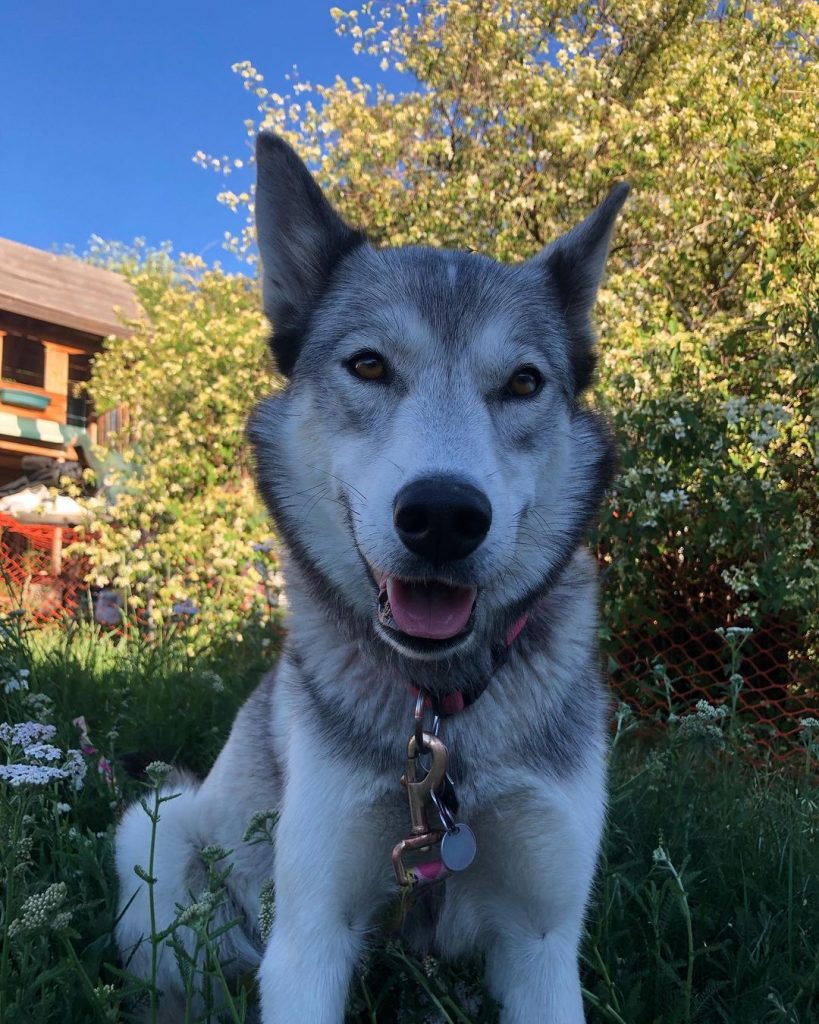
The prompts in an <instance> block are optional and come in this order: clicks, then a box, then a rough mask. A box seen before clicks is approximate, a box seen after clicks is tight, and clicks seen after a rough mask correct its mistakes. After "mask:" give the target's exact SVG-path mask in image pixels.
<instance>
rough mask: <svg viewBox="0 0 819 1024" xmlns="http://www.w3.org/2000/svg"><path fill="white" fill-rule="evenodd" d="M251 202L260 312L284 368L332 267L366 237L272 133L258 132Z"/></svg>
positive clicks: (287, 367)
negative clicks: (259, 269)
mask: <svg viewBox="0 0 819 1024" xmlns="http://www.w3.org/2000/svg"><path fill="white" fill-rule="evenodd" d="M255 207H256V240H257V243H258V246H259V255H260V256H261V260H262V298H263V302H264V311H265V313H266V314H267V316H268V319H269V320H270V322H271V323H272V324H273V340H272V343H271V344H272V347H273V354H274V355H275V357H276V362H277V363H278V366H279V369H280V370H281V372H282V373H283V374H285V375H289V374H290V373H291V371H292V369H293V366H294V364H295V362H296V359H297V357H298V354H299V349H300V347H301V340H302V336H303V334H304V330H305V328H306V325H307V321H308V318H309V316H310V312H311V309H312V307H313V306H314V304H315V303H316V302H317V301H318V299H319V298H320V297H321V295H322V293H323V291H324V289H325V288H326V287H327V284H328V282H329V280H330V277H331V275H332V272H333V269H334V268H335V267H336V265H337V264H338V262H339V260H341V258H342V257H343V256H344V255H346V253H348V252H350V250H351V249H354V248H356V246H359V245H361V244H363V243H364V242H365V241H366V237H365V235H363V234H362V233H361V232H360V231H354V230H353V229H352V228H350V227H348V225H347V224H345V223H344V221H343V220H342V219H341V217H339V215H338V214H337V213H336V212H335V210H334V209H333V208H332V206H331V205H330V204H329V202H328V201H327V199H325V197H324V194H323V193H322V191H321V189H320V188H319V187H318V185H317V184H316V182H315V180H314V179H313V176H312V175H311V174H310V172H309V171H308V169H307V168H306V167H305V165H304V163H303V162H302V161H301V159H300V158H299V156H298V155H297V154H296V152H295V150H293V149H292V148H291V147H290V146H288V144H287V143H286V142H285V141H284V140H283V139H280V138H279V137H278V136H277V135H274V134H273V133H272V132H260V133H259V135H258V136H257V138H256V199H255Z"/></svg>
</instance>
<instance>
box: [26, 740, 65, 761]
mask: <svg viewBox="0 0 819 1024" xmlns="http://www.w3.org/2000/svg"><path fill="white" fill-rule="evenodd" d="M24 753H25V755H26V757H30V758H32V760H34V761H59V760H60V758H61V757H62V756H63V752H62V750H60V748H59V747H55V746H52V745H51V744H50V743H32V744H31V746H28V747H26V748H25V750H24Z"/></svg>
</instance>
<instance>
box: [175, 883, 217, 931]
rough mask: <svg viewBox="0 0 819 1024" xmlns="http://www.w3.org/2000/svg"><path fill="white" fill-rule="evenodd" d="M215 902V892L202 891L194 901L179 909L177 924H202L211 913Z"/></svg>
mask: <svg viewBox="0 0 819 1024" xmlns="http://www.w3.org/2000/svg"><path fill="white" fill-rule="evenodd" d="M215 904H216V893H214V892H203V893H202V895H201V896H200V897H199V899H198V900H197V901H196V902H195V903H191V904H190V906H188V907H185V908H184V909H182V910H180V912H179V914H178V915H177V918H176V923H177V924H187V925H191V926H194V927H195V926H196V925H197V924H204V923H205V922H206V921H207V920H208V918H209V917H210V915H211V914H212V913H213V908H214V906H215Z"/></svg>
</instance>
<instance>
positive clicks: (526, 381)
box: [506, 366, 543, 398]
mask: <svg viewBox="0 0 819 1024" xmlns="http://www.w3.org/2000/svg"><path fill="white" fill-rule="evenodd" d="M542 384H543V377H541V375H540V372H539V371H538V370H536V369H535V367H534V366H521V367H520V368H519V369H517V370H515V372H514V373H513V374H512V376H511V377H510V378H509V380H508V381H507V382H506V392H507V394H509V395H512V396H513V397H514V398H531V397H532V395H536V394H537V393H538V391H540V388H541V385H542Z"/></svg>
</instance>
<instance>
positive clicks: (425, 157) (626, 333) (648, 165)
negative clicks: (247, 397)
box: [198, 0, 819, 629]
mask: <svg viewBox="0 0 819 1024" xmlns="http://www.w3.org/2000/svg"><path fill="white" fill-rule="evenodd" d="M331 13H332V16H333V18H334V19H335V21H336V25H337V29H336V30H337V32H338V33H339V34H341V35H343V36H346V37H348V38H350V39H351V41H352V43H353V47H354V49H355V50H356V51H357V52H361V53H363V54H367V55H370V56H372V57H376V58H377V59H379V60H380V62H381V67H382V68H383V69H384V70H386V69H391V70H392V71H397V72H399V73H402V74H403V75H404V76H405V80H406V90H405V91H402V92H400V93H393V92H390V91H388V90H387V89H385V88H383V87H371V86H370V85H367V84H365V83H364V82H363V81H361V80H360V79H357V78H353V79H352V80H351V81H349V82H345V81H343V80H341V79H336V81H335V82H334V83H333V84H332V85H329V86H312V85H310V84H309V83H306V82H301V81H299V80H298V79H296V80H295V81H293V83H292V89H291V92H290V94H289V95H280V94H277V93H275V92H270V91H268V89H267V88H266V86H265V85H264V80H263V76H262V75H261V74H260V73H259V72H258V71H257V70H256V68H254V67H253V66H252V65H251V64H250V63H249V62H244V63H241V64H238V65H236V66H235V70H236V72H237V73H238V74H239V75H240V76H241V78H242V80H243V82H244V86H245V88H247V89H248V90H249V91H250V92H251V93H252V94H253V95H254V96H255V97H256V99H257V103H258V116H257V117H256V118H253V119H249V120H248V121H246V122H245V126H246V129H247V134H248V136H249V137H252V136H253V135H254V134H255V132H256V131H257V130H258V128H259V127H266V128H268V127H269V128H273V129H275V130H276V131H277V132H279V133H280V134H282V135H283V136H284V137H286V138H287V139H288V140H289V141H290V142H291V143H292V144H293V145H294V146H295V147H296V148H297V149H298V150H299V152H301V153H302V154H303V155H304V156H305V157H306V158H307V159H308V160H309V161H310V162H311V163H312V166H313V168H314V169H315V172H316V174H317V176H318V178H319V180H320V181H321V183H322V184H323V185H324V187H325V188H327V189H328V190H329V192H330V193H331V195H332V196H333V199H334V200H335V202H336V203H337V204H338V206H339V207H340V209H341V210H342V212H343V213H344V214H345V216H346V217H347V218H348V219H349V220H350V221H351V222H352V223H354V224H358V225H361V226H363V227H364V228H366V229H367V230H368V231H369V233H370V235H371V237H372V238H373V239H374V241H375V242H376V243H385V244H386V243H389V244H405V243H425V244H432V245H442V246H451V247H455V248H466V247H469V248H474V249H478V250H480V251H483V252H486V253H487V254H489V255H492V256H495V257H497V258H500V259H511V260H515V259H521V258H524V257H527V256H530V255H532V253H534V252H535V251H537V250H538V248H539V247H541V246H542V245H543V244H544V243H545V242H546V241H548V240H549V239H550V238H552V237H554V236H555V235H556V234H558V233H559V232H561V231H562V230H564V229H565V228H566V227H567V226H569V225H571V224H573V223H575V222H576V221H577V219H578V217H579V215H580V214H581V213H585V212H586V211H587V210H589V209H590V208H591V207H592V206H593V205H594V203H596V202H597V201H599V200H600V199H601V198H602V196H603V195H604V194H605V192H606V190H607V189H608V188H609V186H610V185H611V183H612V182H613V181H614V180H616V179H620V178H626V179H628V180H629V181H630V182H631V184H632V185H633V188H634V196H633V199H632V200H631V201H630V205H629V207H628V208H627V210H626V213H625V215H624V217H623V219H622V223H621V226H620V227H619V228H618V235H617V239H616V243H615V246H614V250H613V253H612V257H611V262H610V271H609V276H608V281H607V284H606V286H605V288H604V290H603V293H602V295H601V299H600V304H599V307H598V320H599V325H600V328H601V347H602V360H601V378H602V381H601V383H602V392H603V397H604V400H605V403H606V406H607V407H608V408H609V409H610V410H611V412H612V415H613V416H614V420H615V424H616V426H617V428H618V431H619V434H620V437H621V441H622V448H623V469H624V472H623V473H622V475H621V477H620V480H619V483H618V485H617V487H616V489H615V491H614V493H613V495H612V499H611V509H610V513H611V514H610V516H609V517H608V518H607V519H606V522H605V524H604V528H603V533H602V537H601V548H602V554H603V557H604V558H605V559H606V560H607V561H609V562H610V564H611V568H610V572H609V574H608V582H609V592H610V594H611V595H612V596H613V601H614V603H615V604H616V606H617V610H618V612H619V613H620V614H621V615H622V616H624V617H625V619H624V621H627V620H628V619H629V618H630V619H632V620H633V619H634V617H635V616H640V615H646V614H654V615H656V612H657V608H658V602H659V605H660V606H661V604H662V600H663V598H662V597H661V595H660V594H658V587H659V588H660V590H662V586H663V585H660V584H658V579H660V575H658V573H659V570H660V569H662V570H663V571H664V572H665V574H666V575H669V574H670V576H674V577H679V575H680V574H681V573H684V574H686V575H687V577H688V578H689V580H691V581H693V590H692V594H694V595H696V594H698V593H699V594H703V593H704V589H703V588H705V590H707V592H708V595H710V597H709V600H710V599H711V598H713V600H712V601H711V603H710V604H709V606H708V607H709V609H710V613H712V614H713V615H714V616H715V617H716V618H717V619H718V620H721V621H726V620H732V619H733V618H735V617H737V616H750V617H751V618H752V619H754V620H755V621H757V622H759V621H760V620H761V619H762V618H764V617H765V616H768V617H770V616H774V617H777V616H779V617H781V616H782V615H783V614H785V615H786V618H787V617H788V616H790V617H791V618H793V616H795V617H796V620H798V623H799V628H800V629H803V628H806V627H807V626H808V624H809V623H811V624H812V625H813V626H814V627H815V626H816V625H817V622H816V615H815V609H816V608H817V606H819V593H817V588H819V583H817V580H819V560H817V552H816V541H815V538H816V536H817V533H818V532H819V531H818V530H817V525H818V524H817V509H819V494H818V493H817V484H816V473H815V469H816V465H817V436H816V414H817V359H816V350H817V310H819V301H817V250H818V249H819V216H818V215H817V203H816V200H817V193H818V192H819V160H818V159H817V156H818V151H817V135H816V130H815V128H816V114H817V110H816V99H815V98H816V96H817V95H819V74H818V73H817V62H816V55H817V50H816V40H817V37H818V36H817V33H818V32H819V4H817V3H815V2H806V0H746V2H742V3H737V2H733V0H728V2H726V0H720V2H706V0H672V2H669V3H658V2H649V0H613V2H607V0H596V2H579V3H578V2H575V3H567V2H562V3H558V2H553V0H552V2H549V0H547V2H545V3H541V2H538V3H534V2H529V0H524V2H518V0H515V2H512V0H492V2H488V0H449V2H443V0H429V2H423V3H421V2H406V3H383V4H377V3H372V2H371V3H365V4H363V5H362V6H361V8H360V9H359V10H351V11H347V12H344V11H341V10H339V9H337V8H336V9H334V10H333V11H332V12H331ZM198 159H199V160H200V162H202V163H203V164H205V165H209V166H213V167H215V168H216V169H218V170H221V171H222V172H224V173H226V174H227V173H228V172H232V173H233V175H234V177H233V178H232V179H228V183H230V181H232V180H235V179H236V176H238V177H239V178H241V176H242V175H243V174H245V173H247V171H246V165H249V163H251V162H252V161H250V160H249V161H244V160H240V161H239V163H240V164H242V165H243V167H242V168H241V169H239V170H236V169H235V168H234V165H233V162H232V161H224V160H218V159H217V160H213V159H212V158H209V157H207V156H206V155H205V154H202V153H200V154H198ZM220 199H221V200H222V201H223V202H225V203H226V204H227V205H228V206H230V207H231V208H232V209H234V210H236V211H237V212H242V211H244V212H245V214H246V215H247V217H248V220H247V223H246V226H245V227H244V228H243V229H242V231H240V232H239V233H238V235H237V236H236V238H234V240H233V246H234V248H235V249H236V250H237V251H240V252H244V253H245V254H247V255H248V256H250V258H252V226H251V216H252V205H253V195H252V186H251V185H250V184H249V183H245V184H244V186H239V185H237V186H236V187H234V188H233V189H231V188H225V189H224V190H223V191H222V192H221V193H220ZM676 586H677V583H676V582H675V583H670V584H669V587H670V588H671V589H674V587H676ZM678 596H679V595H678ZM666 597H667V598H668V599H669V600H671V594H670V592H669V594H667V595H666ZM691 599H694V598H691ZM717 624H719V622H718V621H715V622H714V625H717Z"/></svg>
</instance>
